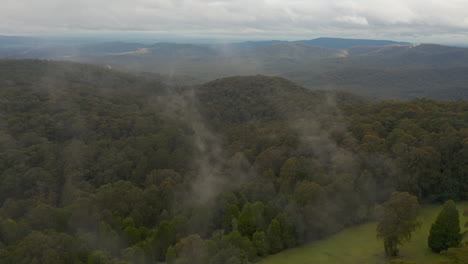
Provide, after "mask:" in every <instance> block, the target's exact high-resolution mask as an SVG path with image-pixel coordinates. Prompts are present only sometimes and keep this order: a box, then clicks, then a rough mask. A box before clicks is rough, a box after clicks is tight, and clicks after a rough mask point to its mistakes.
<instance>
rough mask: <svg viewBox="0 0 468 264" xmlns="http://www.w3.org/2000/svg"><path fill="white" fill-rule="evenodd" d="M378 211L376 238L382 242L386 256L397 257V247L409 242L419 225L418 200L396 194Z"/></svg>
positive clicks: (413, 197) (403, 193)
mask: <svg viewBox="0 0 468 264" xmlns="http://www.w3.org/2000/svg"><path fill="white" fill-rule="evenodd" d="M379 209H380V210H379V217H378V219H379V223H378V225H377V237H378V238H380V239H382V240H383V242H384V248H385V253H386V254H387V256H397V255H398V245H401V244H403V242H405V241H409V240H410V239H411V233H412V232H413V231H414V230H416V229H417V228H418V227H419V225H420V223H419V221H418V211H419V203H418V200H417V198H416V197H415V196H413V195H411V194H409V193H407V192H399V193H398V192H396V193H393V194H392V195H391V197H390V199H389V200H388V201H387V202H385V203H383V204H382V205H381V207H380V208H379Z"/></svg>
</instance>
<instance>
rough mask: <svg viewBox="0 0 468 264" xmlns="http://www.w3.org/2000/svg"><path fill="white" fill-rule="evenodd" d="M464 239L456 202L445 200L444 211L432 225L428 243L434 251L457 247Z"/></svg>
mask: <svg viewBox="0 0 468 264" xmlns="http://www.w3.org/2000/svg"><path fill="white" fill-rule="evenodd" d="M461 240H462V234H461V233H460V219H459V214H458V210H457V208H456V206H455V202H453V201H452V200H449V201H447V202H445V204H444V207H443V208H442V211H441V212H440V213H439V215H438V216H437V219H436V221H435V223H433V224H432V226H431V231H430V233H429V239H428V241H427V242H428V245H429V247H430V248H431V249H432V251H434V252H437V253H438V252H440V251H442V250H447V249H448V248H450V247H457V246H458V245H460V242H461Z"/></svg>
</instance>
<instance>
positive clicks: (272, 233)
mask: <svg viewBox="0 0 468 264" xmlns="http://www.w3.org/2000/svg"><path fill="white" fill-rule="evenodd" d="M267 236H268V241H269V242H270V252H271V253H272V254H275V253H278V252H280V251H281V250H283V249H284V244H283V240H282V238H281V224H280V222H279V221H278V220H276V219H273V221H271V223H270V225H269V226H268V231H267Z"/></svg>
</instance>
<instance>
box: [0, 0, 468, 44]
mask: <svg viewBox="0 0 468 264" xmlns="http://www.w3.org/2000/svg"><path fill="white" fill-rule="evenodd" d="M466 10H468V1H466V0H432V1H427V0H392V1H389V0H308V1H305V0H288V1H285V0H233V1H228V0H218V1H216V0H135V1H123V0H112V1H111V0H81V1H68V0H41V1H37V0H7V1H6V3H3V4H2V9H0V16H1V17H2V23H1V24H0V34H15V33H19V34H21V33H33V34H34V33H67V32H82V31H101V32H102V31H109V32H110V31H128V30H130V31H147V32H165V33H176V34H185V33H191V34H210V33H212V34H219V33H224V34H256V33H258V34H263V35H271V36H279V35H288V34H290V35H294V34H296V35H300V34H303V35H307V34H311V33H315V34H322V35H323V34H326V33H328V32H336V33H338V34H339V33H350V30H351V31H352V33H357V34H358V35H363V34H367V35H371V36H379V35H382V36H394V35H395V34H398V33H405V34H414V35H418V34H427V33H429V34H430V32H431V30H434V34H439V35H440V34H461V35H464V36H465V37H466V32H467V31H468V13H467V12H466Z"/></svg>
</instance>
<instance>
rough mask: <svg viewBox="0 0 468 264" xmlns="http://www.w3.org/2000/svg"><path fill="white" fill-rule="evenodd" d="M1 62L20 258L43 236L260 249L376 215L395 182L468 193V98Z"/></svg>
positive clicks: (5, 160)
mask: <svg viewBox="0 0 468 264" xmlns="http://www.w3.org/2000/svg"><path fill="white" fill-rule="evenodd" d="M0 65H2V67H0V86H1V87H0V98H1V103H0V203H1V204H2V206H1V208H0V248H1V252H2V253H1V254H2V256H5V257H6V258H7V259H11V258H12V257H13V256H14V260H15V262H14V263H29V261H31V256H30V255H28V253H25V252H26V251H27V250H29V249H25V248H24V247H26V246H29V247H30V248H33V246H31V244H32V242H31V241H32V238H31V236H35V237H37V239H38V240H39V241H42V244H41V245H40V246H37V247H38V248H40V249H41V252H38V253H37V252H36V253H37V254H36V255H37V256H34V257H33V258H37V259H41V258H44V259H47V260H49V257H50V256H42V255H41V254H45V253H47V252H48V253H51V254H52V255H57V258H58V259H60V258H67V256H62V255H61V254H62V253H63V254H64V255H67V254H68V255H70V256H72V258H74V259H77V260H78V261H80V262H83V263H85V262H86V261H89V260H90V259H93V257H90V256H91V255H93V254H96V257H95V259H96V260H95V261H100V260H99V259H100V257H99V256H101V255H102V256H104V257H103V258H102V259H103V260H102V261H107V260H110V261H112V262H119V261H120V262H128V263H145V264H146V263H154V262H157V261H164V260H165V259H166V258H169V259H172V260H173V261H174V263H177V262H181V263H182V262H184V261H185V262H187V261H195V260H197V261H199V262H200V263H246V262H247V261H249V262H250V261H253V260H255V258H256V256H265V255H268V254H270V253H276V252H279V251H281V250H283V249H285V248H289V247H293V246H295V245H297V244H302V243H305V242H307V241H310V240H317V239H321V238H324V237H326V236H328V235H330V234H333V233H335V232H338V231H339V230H341V229H343V228H345V227H348V226H351V225H354V224H358V223H362V222H364V221H367V220H369V217H370V216H372V210H373V207H374V204H375V203H381V202H383V201H385V200H387V199H388V196H389V195H390V191H391V190H394V189H397V190H399V191H408V192H411V193H412V194H414V195H417V196H418V198H419V199H421V200H422V201H428V202H433V201H441V200H446V199H447V198H453V199H465V198H468V196H466V194H467V193H468V192H467V190H468V184H466V181H465V179H466V177H465V176H466V171H468V168H466V162H464V161H465V160H466V154H467V152H466V149H467V148H466V147H467V146H466V142H465V141H466V140H465V139H466V137H467V136H468V134H467V131H466V127H467V125H468V124H467V122H466V118H465V117H466V115H465V113H466V111H467V110H468V108H467V107H468V105H467V103H466V102H464V101H457V102H437V101H431V100H413V101H408V102H367V101H365V100H363V99H361V98H359V97H356V96H351V95H348V94H343V93H329V92H321V91H310V90H307V89H305V88H302V87H299V86H297V85H295V84H293V83H291V82H289V81H287V80H285V79H282V78H271V77H266V76H252V77H233V78H226V79H222V80H217V81H213V82H210V83H207V84H205V85H203V86H200V87H196V88H194V89H195V92H194V93H192V92H193V91H192V89H191V88H190V89H189V88H184V87H173V89H172V88H171V89H172V90H170V91H169V89H168V87H166V86H165V85H162V84H160V83H158V82H153V81H150V80H147V79H145V78H136V77H135V76H132V75H129V74H124V73H119V72H115V71H109V70H105V69H102V68H99V67H94V66H89V65H81V64H73V63H68V62H47V61H8V60H7V61H4V60H2V61H0ZM333 98H334V99H333ZM328 102H332V103H328ZM311 117H313V118H311ZM343 124H346V125H343ZM198 126H203V127H205V128H206V131H204V132H202V133H200V131H198V130H197V129H196V128H197V127H198ZM202 134H203V135H202ZM205 134H208V135H205ZM204 137H208V138H210V139H211V138H212V139H213V140H209V143H208V144H204V143H203V141H204V140H200V138H204ZM211 151H213V152H214V153H216V154H215V155H214V156H216V157H210V158H209V161H208V162H206V164H200V162H198V161H199V160H200V155H199V153H207V152H211ZM206 167H212V168H206ZM205 177H213V179H209V180H207V179H205ZM205 180H207V181H206V182H205ZM200 182H202V183H203V184H205V183H208V185H207V186H202V187H203V188H200ZM203 184H202V185H203ZM205 191H206V192H209V193H210V194H212V196H213V197H212V199H209V200H208V201H203V202H201V201H199V200H198V199H197V195H194V193H201V192H205ZM389 219H390V218H389ZM56 240H59V241H60V240H63V243H64V244H65V245H67V244H71V245H73V247H71V246H70V247H67V248H66V249H65V250H63V251H59V250H57V243H55V242H54V241H56ZM26 242H27V243H26ZM192 242H193V243H192ZM177 245H179V247H178V246H177ZM22 247H23V249H21V248H22ZM20 249H21V250H20ZM72 249H79V253H77V252H75V251H73V250H72ZM179 249H180V250H179ZM18 250H19V251H18ZM20 251H21V252H20ZM23 251H24V252H23ZM69 251H70V252H69ZM195 251H200V252H203V254H202V256H200V259H196V257H199V255H196V254H195V253H193V252H195ZM93 252H94V253H93ZM96 252H97V253H96ZM184 252H185V253H184ZM190 252H192V253H190ZM20 253H21V254H20ZM23 253H24V254H23ZM39 253H40V254H39ZM174 253H175V254H176V255H175V258H174ZM34 254H35V253H34ZM192 255H196V256H195V257H192ZM93 261H94V260H93ZM69 263H73V262H69Z"/></svg>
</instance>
